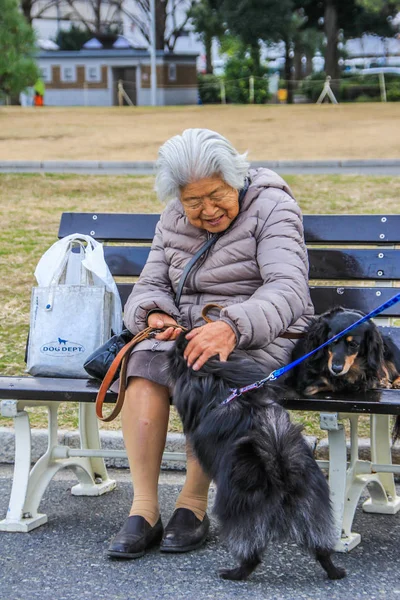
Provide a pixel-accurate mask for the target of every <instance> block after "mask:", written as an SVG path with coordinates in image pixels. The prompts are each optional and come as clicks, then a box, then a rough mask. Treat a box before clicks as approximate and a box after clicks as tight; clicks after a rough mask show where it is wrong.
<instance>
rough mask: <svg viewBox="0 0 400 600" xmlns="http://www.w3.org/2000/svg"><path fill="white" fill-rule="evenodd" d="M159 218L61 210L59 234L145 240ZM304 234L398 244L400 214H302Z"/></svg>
mask: <svg viewBox="0 0 400 600" xmlns="http://www.w3.org/2000/svg"><path fill="white" fill-rule="evenodd" d="M159 218H160V215H158V214H150V213H149V214H115V213H110V214H108V213H63V215H62V218H61V223H60V229H59V232H58V237H64V236H66V235H69V234H71V233H75V232H77V231H79V233H85V234H87V235H92V237H94V238H96V239H99V240H107V241H116V242H118V241H120V242H124V241H132V240H135V241H137V242H146V241H151V240H152V238H153V236H154V231H155V227H156V224H157V221H158V220H159ZM382 219H386V221H384V222H382ZM91 232H94V233H91ZM304 233H305V238H306V242H307V243H324V242H329V243H335V244H346V243H351V244H379V243H384V244H398V243H400V215H386V216H384V217H382V216H381V215H304ZM382 236H384V237H382Z"/></svg>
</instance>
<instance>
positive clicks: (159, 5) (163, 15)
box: [155, 0, 167, 50]
mask: <svg viewBox="0 0 400 600" xmlns="http://www.w3.org/2000/svg"><path fill="white" fill-rule="evenodd" d="M155 2H156V50H164V45H165V22H166V19H167V0H155Z"/></svg>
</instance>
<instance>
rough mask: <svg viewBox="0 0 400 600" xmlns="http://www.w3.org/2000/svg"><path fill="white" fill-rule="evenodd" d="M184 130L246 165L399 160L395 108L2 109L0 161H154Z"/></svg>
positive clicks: (398, 109) (398, 107) (399, 120)
mask: <svg viewBox="0 0 400 600" xmlns="http://www.w3.org/2000/svg"><path fill="white" fill-rule="evenodd" d="M187 127H208V128H210V129H215V130H216V131H219V132H220V133H222V134H223V135H225V136H226V137H227V138H228V139H230V140H231V142H232V143H233V144H234V145H235V146H236V147H237V149H238V150H240V151H243V152H244V151H246V150H248V151H249V158H250V159H251V160H278V159H280V160H284V159H292V160H296V159H345V158H400V143H399V134H398V132H399V130H400V104H399V103H390V102H388V103H379V102H372V103H353V104H339V105H330V104H323V105H315V104H303V105H302V104H297V105H292V106H286V105H264V106H260V105H256V106H245V105H241V106H240V105H226V106H221V105H207V106H182V107H181V106H170V107H157V108H151V107H124V108H118V107H110V108H95V107H93V108H81V107H70V108H63V107H51V108H46V107H45V108H21V107H0V160H56V159H68V160H79V159H83V160H125V161H130V160H154V159H155V158H156V157H157V150H158V148H159V146H160V145H161V144H162V143H163V142H164V141H165V140H166V139H168V138H169V137H170V136H172V135H175V134H177V133H180V132H181V131H182V130H183V129H186V128H187Z"/></svg>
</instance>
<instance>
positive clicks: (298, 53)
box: [294, 47, 303, 81]
mask: <svg viewBox="0 0 400 600" xmlns="http://www.w3.org/2000/svg"><path fill="white" fill-rule="evenodd" d="M302 58H303V52H302V50H301V48H300V47H298V48H295V49H294V78H295V80H296V81H300V80H301V79H303V63H302V62H301V59H302Z"/></svg>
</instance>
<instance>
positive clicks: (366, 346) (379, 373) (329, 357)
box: [289, 306, 400, 395]
mask: <svg viewBox="0 0 400 600" xmlns="http://www.w3.org/2000/svg"><path fill="white" fill-rule="evenodd" d="M362 316H364V315H363V313H361V312H358V311H356V310H347V309H345V308H342V307H341V306H338V307H335V308H332V309H331V310H329V311H327V312H325V313H324V314H322V315H321V316H319V317H317V318H316V319H315V320H314V321H313V323H312V324H311V325H310V327H309V328H308V331H307V332H306V335H305V337H304V338H302V339H301V340H300V341H299V342H298V343H297V344H296V346H295V348H294V350H293V355H292V359H293V360H295V359H297V358H299V357H300V356H303V355H304V354H307V353H308V352H310V351H311V350H313V349H315V348H317V347H318V346H320V345H321V344H323V343H324V342H326V341H327V340H328V339H330V338H331V337H333V336H334V335H336V334H337V333H339V332H340V331H343V329H346V327H349V326H350V325H352V324H353V323H355V322H356V321H358V319H360V318H361V317H362ZM289 382H290V383H291V384H293V386H294V387H296V389H297V390H298V391H299V392H301V393H304V394H306V395H313V394H317V393H319V392H326V391H329V392H341V391H344V390H349V391H364V390H367V389H376V388H379V387H386V388H388V387H397V388H400V350H399V348H397V346H396V345H395V344H394V343H393V341H392V340H391V339H390V338H389V337H387V336H385V335H381V333H380V332H379V329H378V328H377V326H376V325H375V324H374V323H373V322H372V321H366V322H365V323H362V324H361V325H359V326H358V327H356V328H355V329H354V330H353V331H350V332H349V333H348V335H346V336H343V337H342V338H340V339H339V340H337V341H336V342H333V343H332V344H330V345H329V346H326V347H325V348H323V349H322V350H320V351H319V352H316V353H315V354H314V355H313V356H310V358H307V359H306V360H305V361H304V362H302V363H301V364H300V365H298V366H297V367H295V369H293V371H292V375H291V377H290V380H289Z"/></svg>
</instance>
